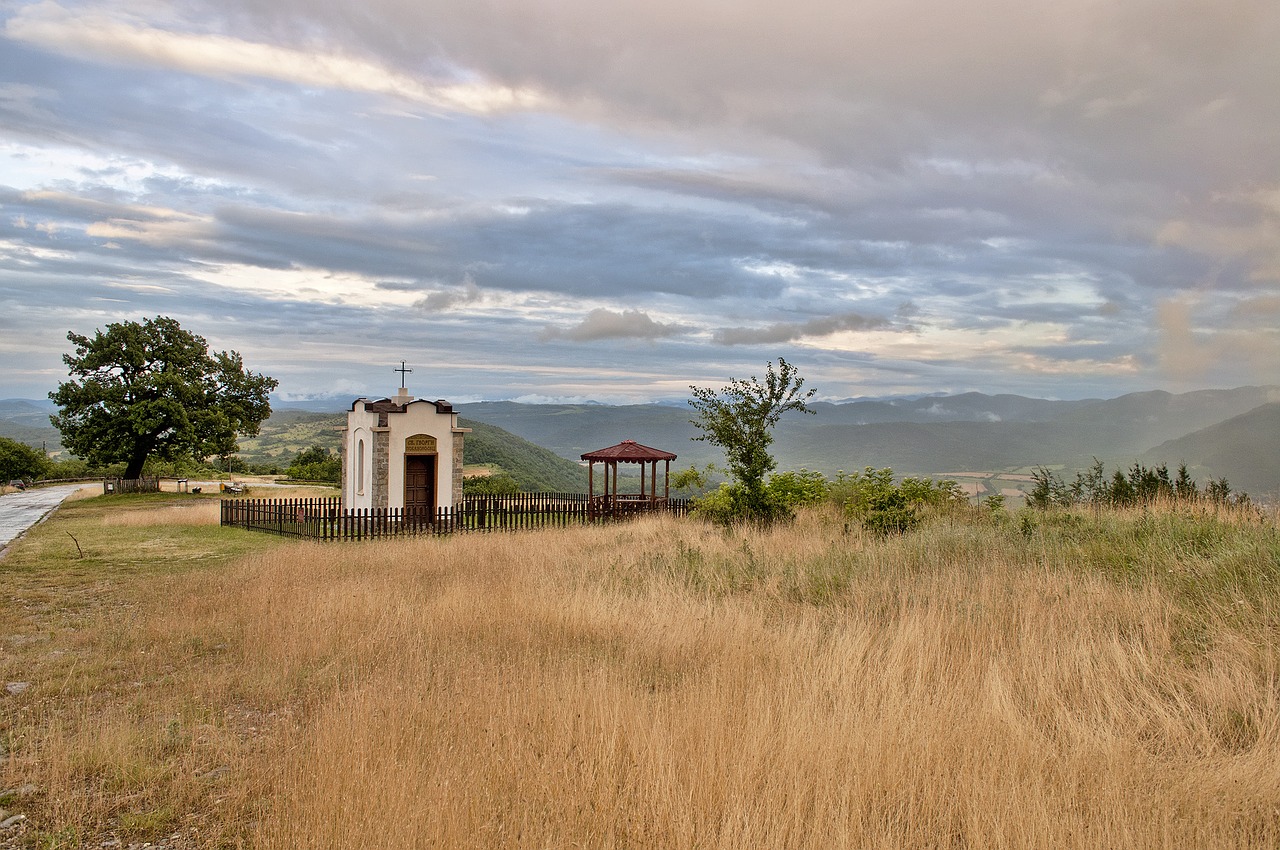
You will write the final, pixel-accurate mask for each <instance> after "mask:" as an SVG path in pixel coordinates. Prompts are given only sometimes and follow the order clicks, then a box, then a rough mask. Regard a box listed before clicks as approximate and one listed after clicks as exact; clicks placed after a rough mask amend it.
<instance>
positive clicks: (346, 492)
mask: <svg viewBox="0 0 1280 850" xmlns="http://www.w3.org/2000/svg"><path fill="white" fill-rule="evenodd" d="M401 365H402V366H403V364H401ZM406 371H412V370H406ZM339 430H341V431H342V449H341V453H342V506H343V507H344V508H348V509H351V508H357V509H358V508H396V509H403V510H404V511H405V513H406V514H408V515H425V516H429V517H434V516H435V514H436V511H437V510H439V509H440V508H443V507H452V506H454V505H455V504H457V503H458V502H460V501H462V439H463V435H464V434H468V433H470V431H471V429H470V428H459V427H458V414H457V413H456V412H454V409H453V405H451V404H449V402H447V401H445V400H444V399H439V400H437V401H427V400H426V399H415V398H414V397H413V396H411V395H409V393H408V390H406V389H405V388H404V387H401V388H400V391H399V392H398V393H397V394H396V396H395V397H394V398H383V399H377V400H375V401H370V400H369V399H367V398H358V399H356V400H355V401H353V402H352V403H351V410H350V411H349V412H348V413H347V424H346V427H345V428H340V429H339Z"/></svg>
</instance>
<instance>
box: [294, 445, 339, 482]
mask: <svg viewBox="0 0 1280 850" xmlns="http://www.w3.org/2000/svg"><path fill="white" fill-rule="evenodd" d="M288 475H289V477H290V478H296V479H298V480H299V481H328V482H331V483H334V484H337V483H338V481H339V480H341V478H342V459H341V458H339V457H338V456H337V455H336V454H331V453H330V452H329V450H328V449H326V448H325V447H324V446H312V447H311V448H309V449H305V450H303V451H301V452H298V456H297V457H296V458H294V460H293V463H291V464H289V469H288Z"/></svg>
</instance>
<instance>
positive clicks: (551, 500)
mask: <svg viewBox="0 0 1280 850" xmlns="http://www.w3.org/2000/svg"><path fill="white" fill-rule="evenodd" d="M655 509H657V510H664V511H666V512H668V513H672V514H675V515H677V516H684V515H686V514H687V513H688V512H689V500H688V499H670V500H668V501H667V502H666V503H665V504H663V505H658V506H655ZM635 515H636V512H635V511H627V512H622V511H620V512H619V514H618V515H617V516H616V517H609V516H604V517H602V516H600V515H598V514H597V515H595V516H594V517H593V516H592V512H591V500H590V499H589V498H588V497H587V495H586V494H585V493H518V494H516V495H512V496H481V497H474V498H468V499H464V500H463V501H462V503H460V504H458V505H456V506H454V507H446V508H441V509H440V510H438V511H436V513H435V514H434V516H433V515H432V514H431V513H430V512H423V513H418V512H413V511H405V510H404V509H402V508H352V509H345V510H344V509H343V507H342V500H341V499H340V498H338V497H337V496H331V497H325V498H312V499H223V500H222V524H223V525H228V526H234V527H236V528H247V529H252V530H254V531H266V532H270V533H272V534H281V535H285V536H287V537H304V538H309V539H312V540H369V539H377V538H382V537H400V536H406V535H428V534H454V533H459V532H471V531H524V530H532V529H538V528H555V527H563V526H568V525H580V524H583V523H586V522H589V521H597V522H598V521H601V520H608V519H614V518H617V519H622V518H625V517H628V516H635Z"/></svg>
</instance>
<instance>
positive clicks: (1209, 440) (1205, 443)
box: [1143, 403, 1280, 498]
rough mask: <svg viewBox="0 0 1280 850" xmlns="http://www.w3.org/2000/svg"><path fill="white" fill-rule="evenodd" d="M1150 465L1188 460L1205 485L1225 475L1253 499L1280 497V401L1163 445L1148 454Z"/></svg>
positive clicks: (1185, 461) (1170, 466) (1237, 488)
mask: <svg viewBox="0 0 1280 850" xmlns="http://www.w3.org/2000/svg"><path fill="white" fill-rule="evenodd" d="M1143 461H1144V462H1145V463H1148V464H1152V465H1154V464H1158V463H1167V464H1168V465H1169V468H1170V469H1176V468H1177V466H1178V464H1179V463H1186V464H1187V468H1188V469H1189V470H1190V472H1191V475H1192V477H1193V478H1195V479H1196V480H1197V481H1199V482H1201V483H1202V484H1203V483H1204V482H1205V481H1206V480H1208V479H1209V478H1226V479H1227V480H1228V481H1230V482H1231V486H1232V487H1233V488H1234V489H1236V490H1244V491H1245V492H1247V493H1249V494H1251V495H1253V496H1254V497H1264V496H1270V497H1273V498H1274V497H1276V496H1280V403H1272V404H1264V405H1261V406H1260V407H1256V408H1254V409H1253V410H1250V411H1249V412H1248V413H1244V414H1241V415H1240V416H1234V417H1232V418H1231V419H1228V420H1227V421H1226V422H1220V423H1218V424H1216V425H1211V426H1209V427H1208V428H1202V429H1200V430H1199V431H1195V432H1193V433H1190V434H1187V435H1186V436H1184V437H1179V438H1178V439H1176V440H1169V441H1168V442H1164V443H1161V444H1160V445H1158V446H1156V447H1155V448H1154V449H1152V450H1151V451H1149V452H1147V453H1146V454H1144V455H1143Z"/></svg>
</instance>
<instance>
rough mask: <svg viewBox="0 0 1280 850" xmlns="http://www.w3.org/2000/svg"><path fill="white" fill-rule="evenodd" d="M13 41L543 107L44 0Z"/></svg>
mask: <svg viewBox="0 0 1280 850" xmlns="http://www.w3.org/2000/svg"><path fill="white" fill-rule="evenodd" d="M4 33H5V36H7V37H8V38H10V39H12V40H14V41H19V42H24V43H27V44H33V45H38V46H40V47H43V48H46V49H49V50H55V51H58V52H62V53H66V54H68V55H85V54H87V55H93V56H99V57H102V58H104V59H109V60H112V61H117V62H130V63H141V64H146V65H154V66H157V67H161V68H166V69H171V70H178V71H186V72H188V73H192V74H204V75H209V76H215V77H263V78H269V79H273V80H280V81H283V82H289V83H295V84H297V85H302V86H319V87H323V88H332V89H343V90H348V91H357V92H366V93H370V94H382V95H390V96H393V97H397V98H402V99H405V100H408V101H413V102H416V103H421V104H424V105H427V106H431V107H433V108H440V109H450V110H458V111H464V112H475V113H480V114H485V113H492V112H499V111H505V110H511V109H529V108H533V107H536V106H537V105H539V102H540V100H541V98H540V96H539V95H538V94H536V93H535V92H533V91H532V90H530V89H526V88H512V87H509V86H502V85H487V84H484V83H482V82H475V81H468V82H438V81H437V82H426V81H423V80H421V79H418V78H416V77H414V76H411V75H408V74H404V73H399V72H396V71H394V70H392V69H390V68H387V67H386V66H384V65H382V64H381V63H378V62H374V61H370V60H367V59H361V58H357V57H354V56H350V55H344V54H341V53H335V52H331V51H324V50H320V51H316V50H298V49H292V48H288V47H282V46H279V45H273V44H264V43H260V42H253V41H246V40H243V39H238V38H232V37H228V36H225V35H217V34H208V33H183V32H172V31H169V30H165V29H160V28H156V27H151V26H146V25H141V24H136V23H131V22H126V21H121V20H119V19H117V18H113V17H109V16H107V15H105V14H102V13H98V12H94V11H89V12H85V11H83V10H77V11H72V10H68V9H65V8H63V7H62V6H60V5H58V4H57V3H53V2H44V3H40V4H36V5H31V6H26V7H23V8H21V9H20V10H19V11H18V13H17V14H16V15H14V16H13V17H12V18H10V19H9V20H8V21H7V22H6V24H5V28H4Z"/></svg>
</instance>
